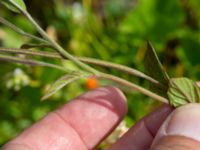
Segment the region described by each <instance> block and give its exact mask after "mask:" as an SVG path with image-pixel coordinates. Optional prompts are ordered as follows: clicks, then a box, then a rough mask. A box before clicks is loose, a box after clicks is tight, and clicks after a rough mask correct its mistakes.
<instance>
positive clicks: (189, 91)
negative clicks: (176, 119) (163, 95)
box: [167, 77, 200, 107]
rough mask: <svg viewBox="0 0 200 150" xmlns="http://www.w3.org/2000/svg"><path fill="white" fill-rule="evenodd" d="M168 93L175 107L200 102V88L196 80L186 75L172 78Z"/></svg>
mask: <svg viewBox="0 0 200 150" xmlns="http://www.w3.org/2000/svg"><path fill="white" fill-rule="evenodd" d="M167 94H168V97H169V101H170V104H171V105H172V106H174V107H178V106H181V105H184V104H187V103H199V102H200V88H199V87H198V86H197V84H196V82H194V81H192V80H190V79H188V78H184V77H182V78H173V79H171V80H170V82H169V90H168V92H167Z"/></svg>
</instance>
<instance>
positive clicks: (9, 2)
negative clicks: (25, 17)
mask: <svg viewBox="0 0 200 150" xmlns="http://www.w3.org/2000/svg"><path fill="white" fill-rule="evenodd" d="M0 3H2V4H3V5H5V6H6V7H7V8H8V9H10V10H11V11H14V12H16V13H20V11H19V10H18V9H17V8H16V7H15V6H13V3H14V4H16V5H18V6H19V7H20V8H21V9H22V10H25V11H26V5H25V3H24V1H23V0H0Z"/></svg>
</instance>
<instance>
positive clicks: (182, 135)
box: [3, 87, 200, 150]
mask: <svg viewBox="0 0 200 150" xmlns="http://www.w3.org/2000/svg"><path fill="white" fill-rule="evenodd" d="M126 113H127V103H126V98H125V96H124V95H123V94H122V92H121V91H120V90H119V89H117V88H114V87H103V88H98V89H96V90H93V91H90V92H88V93H85V94H83V95H82V96H79V97H77V98H76V99H75V100H73V101H71V102H70V103H68V104H65V105H64V106H63V107H61V108H58V109H57V110H55V111H54V112H51V113H49V114H48V115H47V116H46V117H44V118H43V119H41V120H40V121H38V122H37V123H35V124H34V125H32V126H31V127H29V128H28V129H26V130H25V131H23V132H22V133H21V134H20V135H19V136H17V137H16V138H15V139H13V140H11V141H10V142H8V143H7V144H6V145H5V146H4V147H3V150H92V149H94V148H95V147H96V146H97V145H98V144H99V143H100V142H101V141H102V140H103V139H104V138H105V137H107V136H108V135H109V134H110V133H111V132H112V131H113V129H114V128H115V127H116V126H117V125H118V124H119V123H120V122H121V121H122V119H123V118H124V116H125V115H126ZM186 116H187V117H186ZM166 118H167V119H166ZM199 118H200V105H199V104H189V105H186V106H183V107H180V108H178V109H176V110H175V111H174V110H173V109H172V108H171V107H169V106H168V105H165V106H163V107H161V108H159V109H158V110H156V111H155V112H153V113H151V114H149V115H147V116H146V117H144V118H142V119H141V120H140V121H138V122H137V123H136V124H135V125H134V126H133V127H132V128H131V129H130V130H129V131H128V132H127V133H125V134H124V135H123V136H122V137H121V138H120V139H119V140H118V141H117V142H116V143H114V144H113V145H111V146H110V148H109V149H108V150H147V149H150V150H197V149H200V136H198V135H200V119H199ZM183 125H184V126H183ZM160 127H161V128H160ZM159 128H160V129H159ZM158 129H159V131H158Z"/></svg>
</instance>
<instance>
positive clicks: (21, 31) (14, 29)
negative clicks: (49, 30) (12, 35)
mask: <svg viewBox="0 0 200 150" xmlns="http://www.w3.org/2000/svg"><path fill="white" fill-rule="evenodd" d="M0 23H2V24H4V25H5V26H7V27H9V28H10V29H12V30H13V31H15V32H17V33H19V34H21V35H23V36H26V37H28V38H31V39H35V40H37V41H40V42H42V43H47V41H46V40H44V39H42V38H40V37H37V36H34V35H31V34H29V33H27V32H25V31H24V30H22V29H20V28H19V27H17V26H15V25H14V24H12V23H11V22H9V21H8V20H6V19H4V18H2V17H0Z"/></svg>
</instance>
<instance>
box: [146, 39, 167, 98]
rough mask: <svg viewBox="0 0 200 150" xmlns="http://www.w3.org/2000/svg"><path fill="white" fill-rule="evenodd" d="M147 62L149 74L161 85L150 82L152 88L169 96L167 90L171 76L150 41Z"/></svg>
mask: <svg viewBox="0 0 200 150" xmlns="http://www.w3.org/2000/svg"><path fill="white" fill-rule="evenodd" d="M144 63H145V70H146V72H147V74H148V75H149V76H150V77H152V78H154V79H156V80H157V81H159V83H160V84H161V86H158V85H156V84H153V83H150V89H151V90H152V91H153V92H155V93H157V94H160V95H162V96H164V97H166V98H167V94H166V93H167V90H168V82H169V76H168V74H167V72H166V71H165V70H164V68H163V66H162V64H161V62H160V60H159V58H158V56H157V54H156V51H155V50H154V48H153V46H152V45H151V43H150V42H148V44H147V51H146V54H145V58H144Z"/></svg>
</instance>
